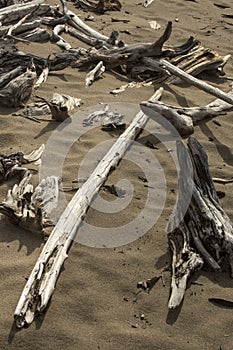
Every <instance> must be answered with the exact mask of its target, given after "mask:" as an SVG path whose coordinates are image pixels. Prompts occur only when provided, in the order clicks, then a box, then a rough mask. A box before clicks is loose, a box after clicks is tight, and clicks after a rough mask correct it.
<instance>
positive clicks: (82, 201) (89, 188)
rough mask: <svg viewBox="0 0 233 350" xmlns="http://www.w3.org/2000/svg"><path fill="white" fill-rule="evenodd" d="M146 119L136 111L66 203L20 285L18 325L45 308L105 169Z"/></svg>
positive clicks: (104, 173) (104, 174) (114, 162)
mask: <svg viewBox="0 0 233 350" xmlns="http://www.w3.org/2000/svg"><path fill="white" fill-rule="evenodd" d="M160 96H161V91H158V92H156V94H155V95H154V96H153V99H157V98H160ZM147 120H148V117H147V116H146V115H144V114H143V113H142V112H141V111H140V112H139V113H138V114H137V115H136V117H135V118H134V119H133V121H132V122H131V124H130V125H129V127H128V128H127V129H126V130H125V132H124V133H123V134H122V135H121V136H120V137H119V138H118V139H117V141H116V142H115V143H114V145H113V146H112V147H111V148H110V150H109V151H108V152H107V154H106V155H105V156H104V157H103V158H102V160H101V161H100V162H99V164H98V165H97V167H96V168H95V169H94V171H93V172H92V174H91V175H90V177H89V178H88V180H87V181H86V182H85V183H84V184H83V185H82V187H81V188H80V189H79V190H78V192H77V193H76V194H75V195H74V196H73V198H72V199H71V201H70V202H69V203H68V205H67V207H66V209H65V210H64V212H63V214H62V215H61V217H60V219H59V221H58V223H57V224H56V226H55V227H54V229H53V231H52V232H51V234H50V236H49V238H48V240H47V242H46V244H45V246H44V248H43V250H42V252H41V254H40V256H39V258H38V260H37V262H36V264H35V267H34V268H33V270H32V272H31V274H30V276H29V279H28V281H27V283H26V285H25V287H24V290H23V292H22V295H21V297H20V300H19V302H18V305H17V307H16V310H15V314H14V317H15V322H16V326H17V327H18V328H22V327H25V326H27V325H29V324H31V323H32V321H33V319H34V317H35V315H36V314H38V313H41V312H42V311H43V310H44V309H45V308H46V306H47V304H48V302H49V300H50V298H51V296H52V294H53V292H54V288H55V284H56V281H57V279H58V276H59V273H60V271H61V268H62V266H63V263H64V261H65V259H66V258H67V257H68V255H67V253H68V249H69V248H70V246H71V244H72V240H73V239H74V238H75V236H76V234H77V230H78V228H79V226H80V225H81V223H82V220H83V218H84V217H85V214H86V212H87V210H88V208H89V206H90V204H91V202H92V200H93V198H94V197H95V195H96V194H97V193H98V191H99V189H100V187H101V186H102V185H103V184H104V182H105V180H106V179H107V176H108V174H109V172H110V171H111V170H112V169H114V168H115V167H116V166H117V165H118V163H119V161H120V160H121V159H122V157H123V155H124V154H125V152H126V150H127V149H128V148H129V146H130V145H131V144H132V142H133V140H134V139H135V138H136V137H137V135H138V133H139V131H140V130H141V128H143V127H144V126H145V124H146V122H147Z"/></svg>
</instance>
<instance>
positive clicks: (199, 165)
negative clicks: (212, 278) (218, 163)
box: [167, 138, 233, 308]
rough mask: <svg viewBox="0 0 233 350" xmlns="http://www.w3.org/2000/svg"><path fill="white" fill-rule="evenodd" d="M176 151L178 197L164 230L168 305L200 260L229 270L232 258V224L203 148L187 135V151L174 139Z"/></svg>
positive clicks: (180, 295)
mask: <svg viewBox="0 0 233 350" xmlns="http://www.w3.org/2000/svg"><path fill="white" fill-rule="evenodd" d="M177 152H178V158H179V163H180V174H179V199H178V203H177V207H176V211H175V213H174V214H173V215H172V216H171V218H170V221H169V224H168V229H167V231H168V239H169V245H170V248H171V251H172V254H173V259H172V284H171V296H170V300H169V305H168V306H169V308H175V307H177V306H178V305H179V304H180V303H181V301H182V299H183V297H184V293H185V289H186V286H187V280H188V278H189V277H190V276H191V275H192V274H193V272H194V271H196V270H198V269H201V268H202V266H203V264H204V263H206V264H207V265H208V266H209V267H210V268H211V269H213V270H220V269H221V266H222V265H223V264H224V261H228V263H229V266H230V268H231V269H232V261H233V260H232V259H233V224H232V222H231V221H230V219H229V217H228V216H227V215H226V213H225V212H224V210H223V208H222V206H221V204H220V202H219V199H218V197H217V193H216V190H215V187H214V183H213V180H212V177H211V174H210V172H209V167H208V158H207V155H206V153H205V150H204V148H203V147H202V146H201V145H200V143H199V142H198V141H197V140H196V139H195V138H190V139H189V141H188V151H187V150H186V149H185V146H184V145H183V143H181V142H178V143H177ZM190 169H192V170H193V171H190ZM187 192H189V194H190V198H189V199H188V197H187ZM187 200H189V204H188V203H187ZM187 204H188V205H187ZM186 205H187V207H188V208H187V210H186V209H185V207H186Z"/></svg>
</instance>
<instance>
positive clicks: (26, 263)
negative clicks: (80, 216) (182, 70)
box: [0, 0, 233, 350]
mask: <svg viewBox="0 0 233 350" xmlns="http://www.w3.org/2000/svg"><path fill="white" fill-rule="evenodd" d="M216 3H217V4H223V2H222V1H220V0H218V1H216ZM226 3H229V6H230V8H229V9H223V8H221V7H218V6H216V5H215V4H214V3H213V2H212V1H211V0H203V1H200V0H199V1H184V0H183V1H177V0H176V1H162V0H155V1H154V2H153V3H152V4H151V5H150V6H149V7H148V8H147V9H146V8H144V7H143V6H142V4H141V3H139V1H132V0H129V1H122V5H123V7H122V10H121V12H117V13H116V12H114V13H113V12H112V13H106V14H105V15H102V16H97V15H95V21H94V22H93V23H92V22H91V25H92V26H93V27H95V28H97V29H98V30H99V31H101V32H102V33H104V34H107V35H108V34H110V32H111V31H112V30H114V29H120V30H126V29H127V30H129V32H130V33H131V35H127V34H124V33H121V37H122V39H123V40H125V41H126V42H127V43H137V42H142V41H144V42H145V41H152V40H153V39H154V38H156V37H158V36H159V35H160V33H161V31H162V29H163V28H164V27H165V24H166V23H167V21H168V20H172V21H173V32H172V35H171V38H170V39H169V43H171V44H174V45H176V44H181V43H183V42H184V41H185V39H187V38H188V37H189V36H191V35H192V36H195V37H197V38H198V39H199V40H200V41H201V42H202V44H203V45H205V46H206V47H210V48H211V49H216V50H217V51H218V52H219V53H220V54H229V53H230V54H231V53H232V34H233V20H232V18H223V17H222V16H221V15H222V14H223V13H228V14H232V15H233V5H232V3H231V2H230V1H229V2H227V1H226ZM69 6H70V7H71V8H72V4H69ZM76 11H77V10H76ZM126 12H127V13H126ZM77 13H78V11H77ZM80 14H81V16H82V18H83V17H84V16H85V14H84V13H83V12H80ZM111 17H117V18H124V19H129V20H130V22H129V23H128V24H122V23H112V22H111ZM176 18H177V19H178V21H177V22H176V21H175V19H176ZM150 20H157V21H158V22H159V23H160V24H161V26H162V28H161V29H160V30H159V31H155V30H153V29H151V28H150V26H149V24H148V22H149V21H150ZM67 39H68V40H69V42H70V43H72V44H73V45H74V46H76V47H77V46H78V45H79V43H78V42H77V41H75V39H73V38H69V37H67ZM20 48H21V49H22V50H24V51H26V50H30V51H32V52H35V53H38V54H40V55H43V56H44V57H46V56H47V55H48V54H49V53H50V52H53V51H59V49H58V48H57V47H56V46H54V45H52V44H32V45H30V46H27V45H25V44H22V43H21V44H20ZM225 70H226V73H227V75H229V76H233V68H232V59H230V61H229V62H228V64H227V66H226V69H225ZM84 78H85V73H84V72H78V71H77V70H74V69H71V68H69V69H65V70H64V71H61V72H54V73H52V74H50V76H49V78H48V81H47V82H46V84H44V85H42V87H41V88H40V89H39V90H38V91H37V93H38V95H40V96H44V97H50V96H51V95H52V93H53V92H61V93H66V94H70V95H72V96H76V97H79V98H81V99H82V102H83V105H82V108H86V107H88V106H92V105H95V104H97V103H99V102H111V101H112V102H130V103H134V104H139V103H140V102H141V101H142V100H146V99H148V98H149V97H150V96H151V95H152V93H153V87H146V88H141V89H128V90H127V91H126V92H124V93H122V94H119V95H118V96H116V97H114V96H112V95H110V94H109V92H110V91H111V90H112V89H114V88H116V87H118V86H120V85H122V84H123V83H124V82H122V81H120V80H119V79H117V78H116V77H115V76H114V75H111V74H109V73H105V76H104V79H102V80H99V81H97V82H95V83H94V84H93V85H92V86H91V87H89V88H87V89H86V88H85V85H84ZM210 80H211V79H210ZM211 83H212V84H213V85H215V86H219V87H220V88H222V89H223V90H224V91H228V90H229V83H221V82H218V81H216V80H213V79H212V81H211ZM164 87H165V92H164V96H163V99H162V100H163V101H165V102H168V103H172V104H177V105H182V106H196V105H203V104H206V103H208V102H210V101H211V100H213V98H212V97H211V96H209V95H207V94H205V93H204V92H201V91H199V90H197V89H196V88H192V87H190V86H187V85H185V86H173V85H170V86H164ZM12 112H14V111H13V110H8V109H3V108H1V109H0V122H1V130H0V146H1V152H2V153H11V152H16V151H19V150H21V151H23V152H27V151H31V150H32V149H35V148H36V147H38V146H39V145H41V143H45V144H46V141H47V140H48V139H49V137H50V135H51V134H52V132H53V130H54V129H55V128H56V127H57V124H56V123H48V122H41V123H40V124H37V123H34V122H32V121H29V120H27V119H24V118H21V117H15V116H12V115H11V113H12ZM232 116H233V114H232V113H229V114H228V115H227V116H226V115H225V116H219V117H217V118H216V119H217V120H218V121H219V122H220V123H221V126H219V125H216V124H214V123H213V121H208V122H203V123H201V124H199V125H198V126H196V127H195V134H194V135H195V137H197V139H198V140H199V141H200V142H201V143H202V144H203V146H204V147H205V149H206V152H207V154H208V156H209V165H210V169H211V172H212V175H213V176H214V177H223V178H227V179H229V178H231V177H232V167H233V157H232V134H233V126H232V122H231V118H232ZM113 137H115V138H116V135H115V136H113ZM210 137H211V139H210ZM108 138H109V139H112V136H111V135H108V134H107V133H105V132H103V131H101V130H100V128H97V129H95V130H94V131H93V130H92V131H91V132H90V133H87V134H86V135H85V136H84V137H83V138H81V141H79V142H76V143H75V144H74V145H73V147H72V148H71V150H70V152H69V154H68V156H67V159H66V161H65V164H64V169H63V181H64V184H65V185H70V184H71V181H72V180H73V179H75V178H77V171H78V167H79V164H80V162H81V160H82V158H83V157H84V155H85V154H86V153H87V152H88V150H90V149H91V148H93V147H95V146H96V145H97V144H98V143H99V142H100V141H102V140H103V139H108ZM147 140H148V135H147V133H146V132H144V133H142V134H141V136H140V138H139V140H138V141H139V142H140V143H142V144H145V142H146V141H147ZM210 140H212V141H210ZM154 142H157V146H158V150H152V152H153V155H154V157H156V158H157V159H158V160H159V161H160V164H161V166H162V168H163V170H164V173H165V176H166V181H167V197H166V203H165V206H164V210H163V211H162V215H161V216H160V218H159V220H158V221H157V222H156V223H155V225H154V226H153V227H152V228H151V229H150V230H149V231H148V232H147V233H146V234H145V235H144V236H143V237H142V238H141V239H139V240H137V241H135V242H133V243H130V244H128V245H127V246H123V247H118V248H116V249H104V248H103V249H94V248H90V247H86V246H82V245H80V244H78V243H74V244H73V246H72V249H71V251H70V253H69V259H68V260H67V261H66V263H65V266H64V269H63V271H62V273H61V275H60V277H59V281H58V283H57V286H56V290H55V293H54V296H53V298H52V302H51V304H50V306H49V308H48V310H47V312H46V313H45V314H44V315H42V316H40V317H38V318H37V319H36V322H34V323H33V324H32V325H31V326H30V327H29V328H28V329H23V330H22V331H19V332H17V331H16V330H15V328H14V326H13V313H14V309H15V307H16V304H17V302H18V299H19V297H20V295H21V292H22V289H23V287H24V284H25V282H26V281H25V278H26V277H27V276H28V275H29V274H30V272H31V270H32V268H33V266H34V264H35V262H36V260H37V257H38V255H39V253H40V251H41V248H42V246H43V239H42V237H39V236H33V235H32V234H31V233H29V232H26V231H23V230H21V229H19V228H17V227H15V226H13V225H11V224H10V223H9V221H8V220H7V219H5V218H3V217H1V220H0V256H1V262H0V279H1V284H0V290H1V307H0V319H1V331H0V348H1V349H2V350H3V349H4V350H5V349H15V350H18V349H33V350H37V349H38V350H39V349H40V350H41V349H48V350H49V349H51V350H53V349H82V350H87V349H91V350H94V349H101V350H109V349H113V350H126V349H127V350H130V349H133V350H141V349H149V350H152V349H153V350H154V349H164V350H165V349H167V350H172V349H177V350H181V349H185V350H194V349H199V350H200V349H205V350H207V349H209V350H219V349H222V350H231V349H232V348H233V345H232V343H233V339H232V337H233V335H232V326H233V317H232V310H231V309H225V308H220V307H217V306H215V305H212V304H210V303H209V302H208V298H209V297H221V298H225V299H230V300H232V299H233V281H232V280H231V279H230V278H229V272H228V271H224V272H223V273H221V274H217V273H213V272H210V271H208V270H204V271H201V272H200V273H197V274H196V275H195V276H194V277H193V278H192V282H194V281H195V282H198V284H193V283H191V284H190V285H189V288H188V290H187V292H186V294H185V299H184V302H183V305H182V307H181V308H180V309H179V310H176V311H174V312H168V309H167V301H168V297H169V287H170V272H166V273H165V282H166V286H165V287H164V286H163V285H162V283H161V281H159V282H158V283H157V284H156V286H155V287H154V288H153V289H152V291H151V292H150V293H149V294H146V293H140V294H139V295H138V297H137V298H136V299H135V293H137V288H136V285H137V282H138V281H140V280H144V279H147V278H151V277H153V276H155V275H159V273H160V271H161V269H162V268H163V267H165V266H166V264H168V263H169V262H170V253H169V252H168V245H167V238H166V224H167V220H168V218H169V215H170V213H171V211H172V209H173V207H174V203H175V201H176V197H177V174H176V168H175V165H174V162H173V160H172V158H171V156H170V153H169V152H168V151H167V150H166V148H165V147H164V146H163V145H162V144H161V143H159V142H158V141H156V139H155V140H154ZM54 152H59V150H54ZM139 175H143V171H142V170H141V169H140V168H139V167H137V166H136V165H133V164H132V163H129V162H128V161H126V160H124V161H123V162H121V163H120V165H119V167H118V169H117V170H116V171H115V172H113V173H112V175H111V176H110V177H109V179H108V181H107V184H113V183H116V182H117V181H118V180H120V179H122V178H127V179H128V180H129V181H131V182H132V184H133V186H134V198H133V200H132V202H131V203H130V204H129V206H127V208H126V209H124V210H123V211H121V212H120V213H118V214H114V215H112V214H103V213H102V214H101V213H98V212H97V211H95V210H94V209H90V210H89V212H88V215H87V218H86V220H87V221H88V222H89V223H91V224H92V225H97V226H101V225H105V226H106V227H111V226H119V225H122V224H125V223H127V222H130V221H131V220H132V219H133V218H134V217H135V215H137V213H138V211H140V210H141V209H142V208H143V205H144V203H145V198H146V196H147V188H145V187H144V183H143V182H142V181H140V180H139V178H138V176H139ZM36 179H37V177H35V180H34V181H35V183H36V181H37V180H36ZM12 184H13V181H8V182H7V183H4V184H2V185H1V186H0V199H1V200H3V199H4V198H5V195H6V191H7V189H8V188H10V187H11V186H12ZM216 187H217V190H221V191H224V192H225V194H226V195H225V197H224V198H223V199H222V204H223V207H224V209H225V211H226V212H227V213H228V215H229V216H230V217H231V219H233V211H232V203H233V195H232V193H233V184H228V185H225V186H224V185H219V184H217V185H216ZM102 195H103V197H104V198H105V199H108V200H113V199H114V197H113V196H111V195H110V194H106V193H103V194H102ZM69 196H71V194H69ZM69 196H68V197H69ZM151 213H152V215H153V207H152V208H151ZM141 314H145V318H146V321H145V320H140V319H139V318H138V316H139V315H141ZM135 327H136V328H135Z"/></svg>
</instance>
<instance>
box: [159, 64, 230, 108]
mask: <svg viewBox="0 0 233 350" xmlns="http://www.w3.org/2000/svg"><path fill="white" fill-rule="evenodd" d="M160 62H161V64H162V65H163V66H164V67H165V69H166V70H168V71H169V72H170V73H172V74H174V75H176V76H177V77H179V78H180V79H182V80H184V81H185V82H187V83H189V84H191V85H193V86H195V87H197V88H199V89H201V90H203V91H205V92H207V93H208V94H211V95H213V96H215V97H218V98H220V99H221V100H223V101H225V102H227V103H229V104H231V105H233V96H230V95H228V94H227V93H225V92H223V91H221V90H220V89H218V88H216V87H214V86H212V85H210V84H208V83H206V82H204V81H202V80H200V79H197V78H195V77H193V76H191V75H190V74H188V73H186V72H184V71H183V70H182V69H180V68H178V67H176V66H174V65H173V64H171V63H170V62H168V61H167V60H164V59H160Z"/></svg>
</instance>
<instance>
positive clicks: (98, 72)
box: [86, 61, 105, 86]
mask: <svg viewBox="0 0 233 350" xmlns="http://www.w3.org/2000/svg"><path fill="white" fill-rule="evenodd" d="M104 72H105V67H104V64H103V61H100V62H99V63H98V64H97V65H96V66H95V67H94V68H93V69H92V70H91V71H90V72H88V73H87V75H86V86H90V85H92V84H93V82H94V81H95V80H96V79H98V78H100V77H101V76H102V75H103V73H104Z"/></svg>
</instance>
